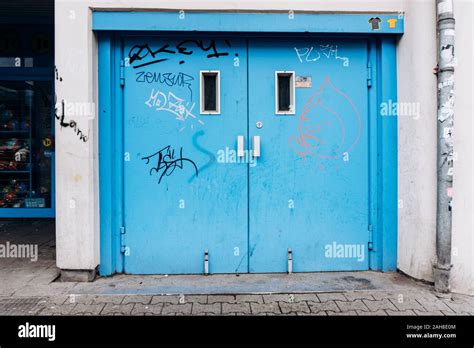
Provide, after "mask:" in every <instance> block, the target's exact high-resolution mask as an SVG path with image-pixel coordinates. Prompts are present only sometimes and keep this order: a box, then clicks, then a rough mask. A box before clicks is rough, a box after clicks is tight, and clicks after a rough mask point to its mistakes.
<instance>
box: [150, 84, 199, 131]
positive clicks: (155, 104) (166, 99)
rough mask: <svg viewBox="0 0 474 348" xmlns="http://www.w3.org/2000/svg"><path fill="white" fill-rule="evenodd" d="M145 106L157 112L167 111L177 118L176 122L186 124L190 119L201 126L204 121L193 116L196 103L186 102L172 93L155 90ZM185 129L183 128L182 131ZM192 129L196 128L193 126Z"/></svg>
mask: <svg viewBox="0 0 474 348" xmlns="http://www.w3.org/2000/svg"><path fill="white" fill-rule="evenodd" d="M145 105H147V106H148V107H150V108H155V110H157V111H165V112H168V113H170V114H171V115H173V116H174V117H175V119H176V120H178V121H180V122H183V123H185V122H186V120H188V119H189V118H192V119H195V120H196V121H197V122H198V123H200V124H201V125H203V124H204V122H203V121H201V120H199V119H197V117H196V115H194V114H193V110H194V107H195V106H196V103H191V102H187V101H186V100H184V99H182V98H179V97H177V96H176V95H174V94H173V93H172V92H168V93H163V92H161V91H159V90H157V91H156V92H155V89H154V88H153V89H152V90H151V94H150V97H149V98H148V99H147V100H146V101H145ZM184 128H185V127H183V128H181V129H180V131H182V130H183V129H184ZM191 128H194V127H193V125H191Z"/></svg>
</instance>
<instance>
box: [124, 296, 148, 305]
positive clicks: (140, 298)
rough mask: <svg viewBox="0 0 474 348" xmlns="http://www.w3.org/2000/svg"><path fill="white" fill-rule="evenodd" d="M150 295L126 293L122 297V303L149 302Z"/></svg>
mask: <svg viewBox="0 0 474 348" xmlns="http://www.w3.org/2000/svg"><path fill="white" fill-rule="evenodd" d="M151 299H152V296H149V295H127V296H125V297H124V298H123V301H122V304H129V303H141V304H145V305H146V304H150V303H151Z"/></svg>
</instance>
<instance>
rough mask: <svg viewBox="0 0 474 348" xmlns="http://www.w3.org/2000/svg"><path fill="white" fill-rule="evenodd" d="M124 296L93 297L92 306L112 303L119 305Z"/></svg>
mask: <svg viewBox="0 0 474 348" xmlns="http://www.w3.org/2000/svg"><path fill="white" fill-rule="evenodd" d="M124 297H125V296H120V295H110V296H109V295H105V296H104V295H99V296H95V297H94V298H93V301H92V304H98V303H107V304H110V303H113V304H120V303H122V301H123V298H124Z"/></svg>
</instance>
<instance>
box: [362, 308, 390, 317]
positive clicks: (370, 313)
mask: <svg viewBox="0 0 474 348" xmlns="http://www.w3.org/2000/svg"><path fill="white" fill-rule="evenodd" d="M356 312H357V314H358V315H367V316H369V315H373V316H387V315H388V314H387V313H386V312H385V311H383V310H381V309H379V310H378V311H374V312H367V311H358V310H356Z"/></svg>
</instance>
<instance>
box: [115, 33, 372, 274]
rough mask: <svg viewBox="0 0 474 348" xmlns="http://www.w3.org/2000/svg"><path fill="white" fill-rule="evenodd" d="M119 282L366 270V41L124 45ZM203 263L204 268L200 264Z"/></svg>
mask: <svg viewBox="0 0 474 348" xmlns="http://www.w3.org/2000/svg"><path fill="white" fill-rule="evenodd" d="M124 52H125V53H126V55H127V56H128V58H127V59H126V60H125V64H126V69H124V81H125V83H124V134H123V138H124V179H123V180H124V182H123V186H124V222H125V228H126V230H127V233H126V243H125V244H126V250H125V256H126V257H125V258H124V264H125V272H127V273H135V274H190V273H203V272H204V268H205V262H204V260H205V258H206V257H207V258H208V260H209V262H208V265H209V271H210V273H245V272H286V271H287V270H288V267H289V262H288V258H289V255H290V254H291V258H292V260H293V261H292V263H291V267H292V269H293V271H295V272H309V271H323V270H363V269H368V267H369V260H368V250H367V246H368V237H369V236H368V233H369V232H368V228H367V227H368V216H369V202H368V197H369V178H368V140H367V139H368V122H367V104H368V96H367V78H366V66H367V46H366V42H365V41H363V40H360V41H358V40H350V41H344V40H325V39H304V40H303V39H295V38H286V39H269V38H266V39H263V38H262V39H258V38H255V39H248V40H245V39H236V38H215V37H199V38H192V37H191V38H190V37H169V38H163V37H159V38H157V37H156V38H155V37H153V38H151V37H130V38H127V39H125V41H124ZM206 255H207V256H206Z"/></svg>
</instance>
